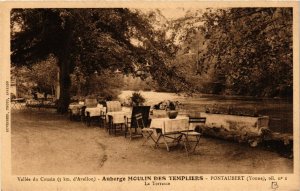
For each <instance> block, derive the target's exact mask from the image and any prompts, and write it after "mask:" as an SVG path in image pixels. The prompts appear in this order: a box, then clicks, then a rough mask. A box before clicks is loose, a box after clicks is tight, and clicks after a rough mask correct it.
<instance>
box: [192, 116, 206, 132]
mask: <svg viewBox="0 0 300 191" xmlns="http://www.w3.org/2000/svg"><path fill="white" fill-rule="evenodd" d="M205 122H206V117H190V118H189V123H190V126H189V129H190V130H195V131H197V132H200V131H201V125H204V124H205Z"/></svg>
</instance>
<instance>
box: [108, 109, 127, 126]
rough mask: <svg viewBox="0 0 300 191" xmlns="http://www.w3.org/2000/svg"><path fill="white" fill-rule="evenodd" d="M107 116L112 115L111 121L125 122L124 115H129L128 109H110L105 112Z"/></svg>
mask: <svg viewBox="0 0 300 191" xmlns="http://www.w3.org/2000/svg"><path fill="white" fill-rule="evenodd" d="M107 115H108V116H112V119H113V123H125V117H131V112H129V111H112V112H107Z"/></svg>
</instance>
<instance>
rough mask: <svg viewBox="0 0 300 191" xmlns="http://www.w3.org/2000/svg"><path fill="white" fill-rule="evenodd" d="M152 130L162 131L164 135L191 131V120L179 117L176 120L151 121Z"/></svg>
mask: <svg viewBox="0 0 300 191" xmlns="http://www.w3.org/2000/svg"><path fill="white" fill-rule="evenodd" d="M150 128H154V129H161V130H162V134H166V133H173V132H180V131H186V130H189V118H188V117H185V116H177V118H176V119H169V118H154V119H152V120H151V124H150Z"/></svg>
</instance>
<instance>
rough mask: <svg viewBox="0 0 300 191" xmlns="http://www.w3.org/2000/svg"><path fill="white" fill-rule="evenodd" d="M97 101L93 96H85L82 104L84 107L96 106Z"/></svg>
mask: <svg viewBox="0 0 300 191" xmlns="http://www.w3.org/2000/svg"><path fill="white" fill-rule="evenodd" d="M97 104H98V101H97V99H94V98H87V99H85V100H84V105H85V106H86V107H97Z"/></svg>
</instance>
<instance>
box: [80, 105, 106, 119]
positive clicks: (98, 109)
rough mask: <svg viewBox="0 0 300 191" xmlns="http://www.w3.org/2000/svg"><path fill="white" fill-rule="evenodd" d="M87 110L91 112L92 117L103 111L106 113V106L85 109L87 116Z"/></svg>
mask: <svg viewBox="0 0 300 191" xmlns="http://www.w3.org/2000/svg"><path fill="white" fill-rule="evenodd" d="M87 112H89V113H90V117H95V116H100V115H101V112H103V113H104V114H105V112H106V107H102V108H101V107H88V108H86V109H85V116H87Z"/></svg>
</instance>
